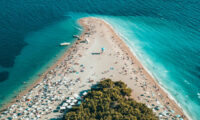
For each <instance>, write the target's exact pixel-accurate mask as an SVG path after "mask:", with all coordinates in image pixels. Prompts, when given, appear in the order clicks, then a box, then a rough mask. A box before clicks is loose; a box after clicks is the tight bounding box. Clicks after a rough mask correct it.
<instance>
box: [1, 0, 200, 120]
mask: <svg viewBox="0 0 200 120" xmlns="http://www.w3.org/2000/svg"><path fill="white" fill-rule="evenodd" d="M199 6H200V2H199V1H198V0H173V1H172V0H143V1H141V0H123V1H122V0H109V1H108V0H101V1H97V0H93V1H91V0H60V1H57V0H46V1H44V0H29V1H25V0H18V1H15V0H2V1H0V11H1V12H0V103H1V104H3V103H7V102H8V101H9V100H10V99H11V98H12V97H14V96H15V95H17V92H19V91H20V90H23V89H25V87H26V86H28V85H29V84H31V83H32V82H34V80H36V79H37V78H38V74H41V73H43V72H44V71H45V70H46V69H47V68H48V67H50V66H51V65H53V64H54V63H55V61H56V60H57V59H58V58H59V57H60V56H61V55H62V54H63V53H64V52H65V51H66V50H67V47H60V46H59V44H60V43H61V42H74V39H73V38H72V35H74V34H80V32H81V30H82V29H81V27H80V26H79V25H78V23H77V20H78V19H79V18H81V17H88V16H93V17H99V18H102V19H104V20H106V21H107V22H108V23H109V24H111V25H112V27H113V28H114V29H115V31H116V32H117V33H118V34H119V35H120V36H121V37H122V38H123V40H124V41H125V42H126V43H127V44H128V46H129V47H130V48H131V50H132V51H133V53H134V54H135V55H136V56H137V58H138V59H139V60H140V61H141V62H142V64H143V65H144V66H145V68H146V69H147V70H148V71H149V72H150V74H152V76H153V77H154V78H156V80H157V81H158V82H159V83H160V84H161V85H162V87H163V88H164V89H165V90H166V91H167V92H168V93H169V94H170V97H172V98H173V99H175V101H176V102H177V103H178V104H179V105H180V106H181V107H182V108H183V109H184V111H185V112H186V113H187V114H188V115H189V116H190V117H191V118H192V119H194V120H198V119H199V118H200V115H199V114H200V112H199V110H200V7H199ZM24 83H26V84H24Z"/></svg>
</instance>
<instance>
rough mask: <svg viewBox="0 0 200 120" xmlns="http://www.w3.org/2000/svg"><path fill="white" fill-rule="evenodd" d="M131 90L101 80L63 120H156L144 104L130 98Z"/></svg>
mask: <svg viewBox="0 0 200 120" xmlns="http://www.w3.org/2000/svg"><path fill="white" fill-rule="evenodd" d="M130 95H131V89H130V88H127V85H126V84H125V83H123V82H122V81H118V82H113V81H112V80H110V79H106V80H103V81H101V82H99V84H97V86H96V88H93V89H91V91H89V92H88V94H87V95H86V96H85V97H84V100H83V102H82V103H81V105H80V106H74V107H73V108H72V109H70V111H68V112H67V114H66V115H65V120H158V118H157V117H156V116H155V114H153V111H152V110H151V109H149V108H147V106H146V105H145V104H142V103H137V102H136V101H135V100H133V99H132V98H130Z"/></svg>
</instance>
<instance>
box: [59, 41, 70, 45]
mask: <svg viewBox="0 0 200 120" xmlns="http://www.w3.org/2000/svg"><path fill="white" fill-rule="evenodd" d="M65 45H70V43H68V42H64V43H60V46H65Z"/></svg>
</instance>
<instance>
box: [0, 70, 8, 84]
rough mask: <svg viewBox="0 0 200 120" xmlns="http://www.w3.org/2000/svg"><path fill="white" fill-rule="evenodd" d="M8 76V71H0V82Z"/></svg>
mask: <svg viewBox="0 0 200 120" xmlns="http://www.w3.org/2000/svg"><path fill="white" fill-rule="evenodd" d="M8 76H9V72H6V71H4V72H0V82H4V81H5V80H7V79H8Z"/></svg>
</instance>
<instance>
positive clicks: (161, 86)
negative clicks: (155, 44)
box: [102, 19, 192, 120]
mask: <svg viewBox="0 0 200 120" xmlns="http://www.w3.org/2000/svg"><path fill="white" fill-rule="evenodd" d="M102 20H103V22H105V23H106V24H108V25H109V27H110V28H111V29H113V31H114V30H115V29H114V28H113V26H112V25H111V24H110V23H109V22H107V21H106V20H104V19H102ZM114 33H116V35H117V36H118V37H119V39H121V40H122V42H124V44H125V45H126V47H127V49H129V51H131V53H132V54H133V57H135V59H136V60H137V61H138V62H139V63H140V65H141V66H142V67H143V68H144V71H146V72H147V74H149V76H150V77H151V78H152V79H153V81H154V82H155V83H156V84H157V85H158V86H159V87H160V88H161V89H162V90H163V91H164V93H165V94H167V95H168V96H169V99H170V100H171V101H173V102H174V104H175V105H177V106H178V107H179V108H180V112H183V113H184V115H185V116H186V117H187V118H188V119H189V120H192V119H191V117H190V116H189V114H187V112H186V111H185V110H184V109H183V108H182V107H181V104H180V103H178V102H177V100H176V99H175V98H174V97H173V96H172V95H171V94H170V92H168V91H167V90H166V89H165V88H164V86H163V85H161V83H160V82H159V80H158V79H157V78H156V77H155V76H154V75H153V74H152V72H151V71H149V70H148V69H147V68H146V67H145V66H144V65H142V62H140V60H139V57H137V55H136V53H135V52H134V50H133V49H131V47H130V46H129V45H128V44H126V42H125V40H124V39H125V38H123V36H122V35H120V33H118V32H116V31H114Z"/></svg>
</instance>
